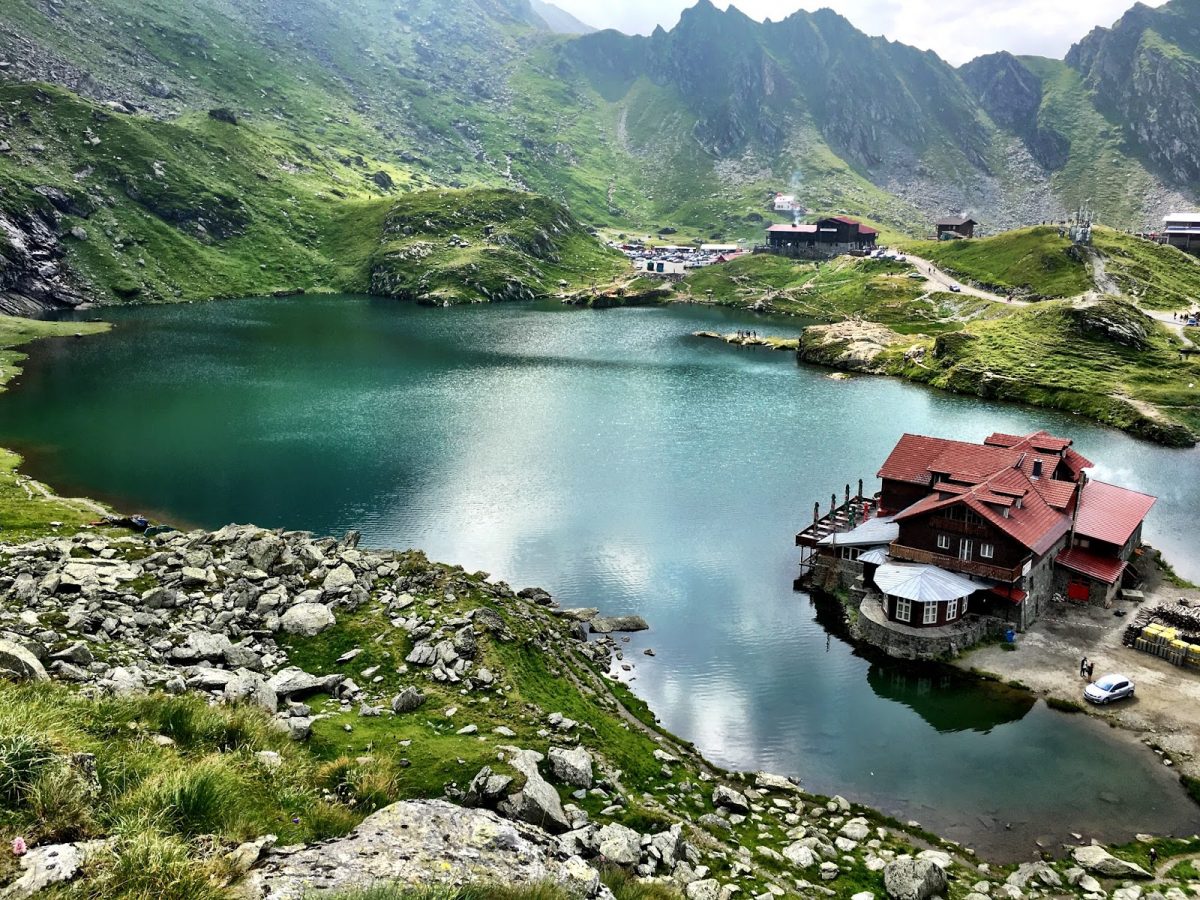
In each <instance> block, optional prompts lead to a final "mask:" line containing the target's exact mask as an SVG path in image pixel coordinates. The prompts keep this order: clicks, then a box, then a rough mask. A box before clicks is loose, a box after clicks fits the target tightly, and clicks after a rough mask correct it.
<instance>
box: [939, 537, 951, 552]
mask: <svg viewBox="0 0 1200 900" xmlns="http://www.w3.org/2000/svg"><path fill="white" fill-rule="evenodd" d="M938 549H939V550H949V549H950V535H948V534H939V535H938Z"/></svg>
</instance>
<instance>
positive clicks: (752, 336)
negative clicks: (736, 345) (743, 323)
mask: <svg viewBox="0 0 1200 900" xmlns="http://www.w3.org/2000/svg"><path fill="white" fill-rule="evenodd" d="M737 336H738V340H739V341H746V340H754V341H756V340H758V332H757V331H742V330H741V329H738V333H737Z"/></svg>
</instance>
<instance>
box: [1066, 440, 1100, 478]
mask: <svg viewBox="0 0 1200 900" xmlns="http://www.w3.org/2000/svg"><path fill="white" fill-rule="evenodd" d="M1063 462H1064V463H1065V464H1066V466H1067V468H1068V469H1069V470H1070V472H1071V474H1072V475H1073V476H1075V480H1076V481H1078V480H1079V473H1080V472H1082V471H1083V470H1084V469H1090V468H1092V466H1093V465H1094V463H1093V462H1092V461H1091V460H1090V459H1088V458H1087V457H1086V456H1084V455H1083V454H1082V453H1080V452H1079V451H1078V450H1076V449H1075V448H1074V447H1070V448H1068V449H1067V452H1066V454H1065V455H1064V456H1063Z"/></svg>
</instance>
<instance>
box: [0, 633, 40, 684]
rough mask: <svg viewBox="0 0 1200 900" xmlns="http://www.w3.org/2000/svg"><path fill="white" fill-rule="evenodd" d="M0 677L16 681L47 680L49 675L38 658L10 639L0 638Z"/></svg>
mask: <svg viewBox="0 0 1200 900" xmlns="http://www.w3.org/2000/svg"><path fill="white" fill-rule="evenodd" d="M0 677H3V678H12V679H15V680H17V681H48V680H49V679H50V676H49V675H47V674H46V670H45V668H44V667H43V666H42V664H41V663H40V662H38V658H37V657H36V656H34V655H33V654H32V653H30V652H29V651H28V650H26V649H25V648H24V647H22V646H21V645H20V644H14V643H13V642H12V641H2V640H0Z"/></svg>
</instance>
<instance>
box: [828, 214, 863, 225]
mask: <svg viewBox="0 0 1200 900" xmlns="http://www.w3.org/2000/svg"><path fill="white" fill-rule="evenodd" d="M829 218H830V219H831V220H832V221H834V222H841V223H843V224H844V225H858V224H859V221H858V219H852V218H850V217H849V216H830V217H829Z"/></svg>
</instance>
